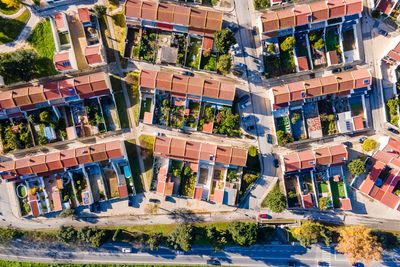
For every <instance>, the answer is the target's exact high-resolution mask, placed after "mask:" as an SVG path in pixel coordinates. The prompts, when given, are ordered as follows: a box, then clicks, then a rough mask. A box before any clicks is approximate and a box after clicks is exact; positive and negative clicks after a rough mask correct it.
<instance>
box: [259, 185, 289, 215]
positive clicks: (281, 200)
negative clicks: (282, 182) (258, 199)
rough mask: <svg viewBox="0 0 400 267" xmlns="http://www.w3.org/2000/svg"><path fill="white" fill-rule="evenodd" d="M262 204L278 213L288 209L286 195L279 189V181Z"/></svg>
mask: <svg viewBox="0 0 400 267" xmlns="http://www.w3.org/2000/svg"><path fill="white" fill-rule="evenodd" d="M262 206H265V207H267V208H269V209H270V210H271V211H273V212H276V213H281V212H283V211H284V210H285V209H286V197H285V195H284V194H283V193H282V192H281V190H280V189H279V184H278V183H277V184H276V185H275V186H274V188H273V189H272V190H271V191H270V192H269V193H268V195H267V196H266V197H265V199H264V200H263V203H262Z"/></svg>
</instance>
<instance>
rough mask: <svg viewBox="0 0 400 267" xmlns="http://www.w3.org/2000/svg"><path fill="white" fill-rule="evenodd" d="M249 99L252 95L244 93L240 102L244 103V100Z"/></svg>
mask: <svg viewBox="0 0 400 267" xmlns="http://www.w3.org/2000/svg"><path fill="white" fill-rule="evenodd" d="M249 99H250V96H249V95H243V96H241V97H240V98H239V102H240V103H244V102H247V101H248V100H249Z"/></svg>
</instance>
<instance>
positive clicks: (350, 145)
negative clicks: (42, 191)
mask: <svg viewBox="0 0 400 267" xmlns="http://www.w3.org/2000/svg"><path fill="white" fill-rule="evenodd" d="M343 145H345V146H347V147H349V148H352V147H353V143H352V142H350V141H346V142H343Z"/></svg>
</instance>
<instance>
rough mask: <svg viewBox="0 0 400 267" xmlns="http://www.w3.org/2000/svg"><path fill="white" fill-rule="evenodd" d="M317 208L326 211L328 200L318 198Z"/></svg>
mask: <svg viewBox="0 0 400 267" xmlns="http://www.w3.org/2000/svg"><path fill="white" fill-rule="evenodd" d="M318 207H319V209H320V210H327V209H328V198H327V197H320V198H319V200H318Z"/></svg>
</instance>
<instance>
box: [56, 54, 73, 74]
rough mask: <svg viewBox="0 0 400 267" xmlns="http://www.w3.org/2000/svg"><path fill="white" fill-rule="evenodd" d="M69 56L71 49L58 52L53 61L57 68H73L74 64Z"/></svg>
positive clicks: (60, 69)
mask: <svg viewBox="0 0 400 267" xmlns="http://www.w3.org/2000/svg"><path fill="white" fill-rule="evenodd" d="M69 57H70V52H69V50H67V51H61V52H56V53H55V54H54V58H53V62H54V65H55V67H56V69H57V70H59V71H65V70H72V64H71V60H70V58H69Z"/></svg>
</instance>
